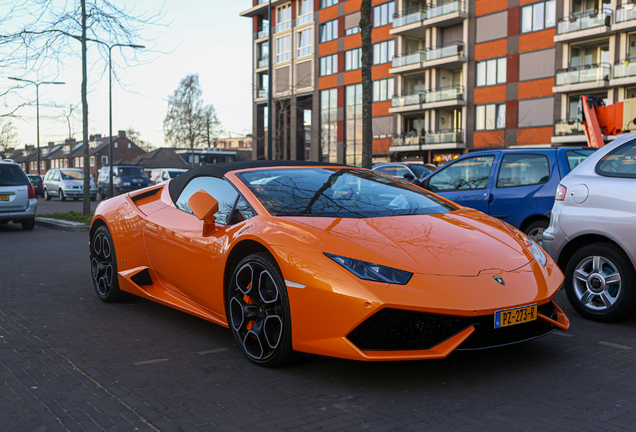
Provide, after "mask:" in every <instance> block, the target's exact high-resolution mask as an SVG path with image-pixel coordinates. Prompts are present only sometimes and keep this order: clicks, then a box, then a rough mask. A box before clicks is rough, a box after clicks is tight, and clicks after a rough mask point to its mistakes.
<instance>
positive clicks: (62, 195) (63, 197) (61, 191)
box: [59, 189, 66, 201]
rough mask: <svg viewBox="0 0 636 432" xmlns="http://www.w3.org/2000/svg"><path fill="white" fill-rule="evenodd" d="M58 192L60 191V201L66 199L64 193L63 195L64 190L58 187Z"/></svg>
mask: <svg viewBox="0 0 636 432" xmlns="http://www.w3.org/2000/svg"><path fill="white" fill-rule="evenodd" d="M59 193H60V201H66V195H64V191H63V190H62V189H60V190H59Z"/></svg>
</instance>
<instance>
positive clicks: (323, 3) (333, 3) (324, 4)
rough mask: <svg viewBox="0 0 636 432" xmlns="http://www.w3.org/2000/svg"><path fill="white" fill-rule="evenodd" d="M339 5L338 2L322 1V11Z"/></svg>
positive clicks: (336, 0) (335, 0) (331, 0)
mask: <svg viewBox="0 0 636 432" xmlns="http://www.w3.org/2000/svg"><path fill="white" fill-rule="evenodd" d="M335 4H338V0H320V9H324V8H326V7H329V6H333V5H335Z"/></svg>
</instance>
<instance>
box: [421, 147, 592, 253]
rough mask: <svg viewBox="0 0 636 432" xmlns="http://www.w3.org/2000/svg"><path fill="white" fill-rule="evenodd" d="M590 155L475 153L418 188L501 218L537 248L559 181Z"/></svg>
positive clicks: (575, 150)
mask: <svg viewBox="0 0 636 432" xmlns="http://www.w3.org/2000/svg"><path fill="white" fill-rule="evenodd" d="M593 152H594V149H592V148H586V147H567V148H542V149H529V148H524V149H503V150H484V151H478V152H473V153H468V154H465V155H462V156H460V157H459V158H457V159H455V160H454V161H452V162H449V163H448V164H446V165H444V166H443V167H442V168H440V169H438V170H437V171H435V172H434V173H432V174H430V175H428V176H427V177H425V178H423V179H421V180H420V182H419V185H420V186H422V187H424V188H425V189H428V190H430V191H431V192H435V193H436V194H439V195H441V196H443V197H444V198H448V199H449V200H451V201H454V202H456V203H457V204H460V205H462V206H466V207H472V208H474V209H477V210H480V211H482V212H484V213H486V214H489V215H490V216H493V217H496V218H499V219H502V220H504V221H506V222H508V223H509V224H510V225H512V226H514V227H516V228H518V229H520V230H521V231H523V232H524V233H526V234H527V235H528V236H530V237H532V238H533V239H534V240H535V241H536V242H537V243H539V242H541V241H542V239H543V230H544V229H546V228H547V227H548V225H549V224H550V211H551V210H552V205H553V204H554V196H555V193H556V189H557V186H558V184H559V181H560V180H561V178H563V177H565V176H566V175H567V174H568V173H569V172H570V171H571V170H572V169H573V168H574V167H575V166H577V165H578V164H579V163H581V161H583V160H584V159H585V158H586V157H588V156H589V155H590V154H592V153H593Z"/></svg>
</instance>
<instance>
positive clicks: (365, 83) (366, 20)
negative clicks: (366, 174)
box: [360, 0, 373, 168]
mask: <svg viewBox="0 0 636 432" xmlns="http://www.w3.org/2000/svg"><path fill="white" fill-rule="evenodd" d="M371 30H372V29H371V0H362V6H361V7H360V33H361V36H362V167H363V168H371V166H372V164H373V125H372V122H373V81H372V79H371V66H372V65H373V50H372V46H371Z"/></svg>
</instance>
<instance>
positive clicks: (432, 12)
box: [426, 0, 466, 19]
mask: <svg viewBox="0 0 636 432" xmlns="http://www.w3.org/2000/svg"><path fill="white" fill-rule="evenodd" d="M465 10H466V5H465V3H464V2H463V1H459V0H450V1H449V0H446V1H444V0H439V1H437V2H436V3H433V5H432V6H430V7H429V8H428V9H427V10H426V19H431V18H436V17H438V16H442V15H447V14H450V13H453V12H464V11H465Z"/></svg>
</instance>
